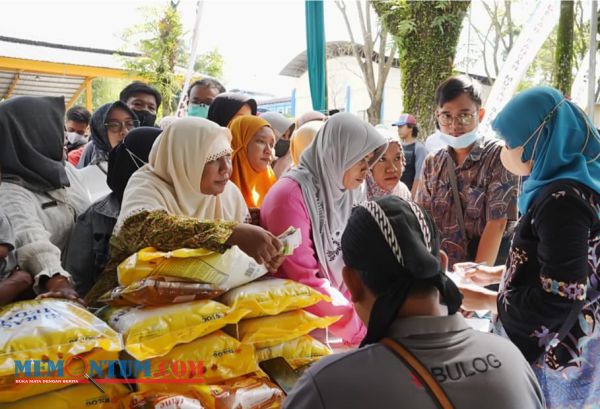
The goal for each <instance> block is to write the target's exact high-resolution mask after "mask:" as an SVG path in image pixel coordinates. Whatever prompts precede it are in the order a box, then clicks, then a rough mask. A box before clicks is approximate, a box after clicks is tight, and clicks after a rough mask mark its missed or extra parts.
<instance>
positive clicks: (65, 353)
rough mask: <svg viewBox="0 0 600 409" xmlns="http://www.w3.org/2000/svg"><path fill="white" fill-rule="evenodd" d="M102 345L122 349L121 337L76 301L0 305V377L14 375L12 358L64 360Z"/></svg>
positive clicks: (107, 348)
mask: <svg viewBox="0 0 600 409" xmlns="http://www.w3.org/2000/svg"><path fill="white" fill-rule="evenodd" d="M94 348H102V349H104V350H106V351H120V350H121V349H123V343H122V341H121V337H120V336H119V334H117V333H116V332H115V331H114V330H113V329H111V328H110V327H109V326H108V325H106V323H104V322H102V321H101V320H100V319H98V318H97V317H95V316H94V315H93V314H91V313H90V312H89V311H87V310H86V309H84V308H83V307H81V306H80V305H79V304H77V303H75V302H72V301H67V300H62V299H54V298H46V299H41V300H30V301H21V302H16V303H13V304H9V305H7V306H5V307H3V308H0V377H2V376H6V375H14V366H15V364H14V361H15V360H20V361H26V360H36V359H44V360H52V361H58V360H59V359H67V358H69V357H70V356H73V355H77V354H82V353H84V352H88V351H91V350H92V349H94Z"/></svg>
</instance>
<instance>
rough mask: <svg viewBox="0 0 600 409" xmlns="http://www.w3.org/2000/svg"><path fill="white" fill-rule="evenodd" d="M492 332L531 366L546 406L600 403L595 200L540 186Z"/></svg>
mask: <svg viewBox="0 0 600 409" xmlns="http://www.w3.org/2000/svg"><path fill="white" fill-rule="evenodd" d="M498 318H499V321H498V322H497V323H496V331H497V332H499V333H500V334H506V335H508V337H509V338H510V339H511V341H513V342H514V343H515V344H516V345H517V347H519V349H520V350H521V352H522V353H523V355H524V356H525V358H526V359H527V360H528V361H529V362H530V363H532V366H533V369H534V372H535V373H536V375H537V376H538V380H539V381H540V385H541V386H542V390H543V391H544V395H545V396H546V400H547V404H548V407H549V408H551V407H557V408H584V407H585V408H587V407H598V406H599V405H600V196H599V195H598V194H597V193H595V192H593V191H592V190H590V189H589V188H587V187H586V186H584V185H582V184H579V183H577V182H574V181H564V180H563V181H557V182H554V183H552V184H551V185H549V186H548V187H547V188H545V189H544V190H543V191H542V192H541V193H540V194H539V195H538V197H537V199H536V200H535V201H534V203H533V204H532V205H531V206H530V208H529V210H528V211H527V214H526V215H525V216H524V217H522V218H521V220H520V221H519V225H518V226H517V229H516V232H515V235H514V237H513V242H512V247H511V251H510V255H509V258H508V263H507V271H506V273H505V275H504V277H503V280H502V283H501V287H500V292H499V295H498Z"/></svg>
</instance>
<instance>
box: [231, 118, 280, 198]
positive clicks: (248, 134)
mask: <svg viewBox="0 0 600 409" xmlns="http://www.w3.org/2000/svg"><path fill="white" fill-rule="evenodd" d="M263 126H268V127H269V128H270V127H271V125H269V123H268V122H267V121H265V120H264V119H262V118H260V117H257V116H240V117H237V118H235V119H234V120H233V121H231V123H230V124H229V129H230V130H231V135H232V136H233V139H232V141H231V147H232V148H233V155H232V165H233V172H232V174H231V181H232V182H233V183H235V184H236V186H237V187H238V188H240V190H241V191H242V195H243V196H244V199H245V200H246V205H247V206H248V207H249V208H250V207H260V206H261V205H262V201H263V199H264V198H265V196H266V194H267V192H268V191H269V189H270V188H271V186H273V184H274V183H275V182H276V181H277V177H276V176H275V172H273V169H271V166H269V167H268V168H267V170H266V171H264V172H256V171H255V170H254V169H253V168H252V166H251V165H250V162H249V161H248V144H249V143H250V140H251V139H252V138H253V137H254V135H256V133H257V132H258V131H259V130H260V129H261V128H262V127H263Z"/></svg>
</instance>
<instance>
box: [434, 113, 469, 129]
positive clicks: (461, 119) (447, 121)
mask: <svg viewBox="0 0 600 409" xmlns="http://www.w3.org/2000/svg"><path fill="white" fill-rule="evenodd" d="M476 114H477V112H470V113H462V114H458V116H452V115H450V114H445V113H441V114H438V116H437V118H438V121H439V122H440V125H444V126H452V125H453V124H454V121H455V120H458V124H459V125H460V126H469V125H471V124H472V123H473V118H474V117H475V115H476Z"/></svg>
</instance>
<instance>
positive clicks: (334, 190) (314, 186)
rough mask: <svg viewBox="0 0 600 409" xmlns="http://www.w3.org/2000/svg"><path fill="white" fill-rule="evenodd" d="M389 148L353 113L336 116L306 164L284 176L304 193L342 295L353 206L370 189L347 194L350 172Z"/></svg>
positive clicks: (320, 251)
mask: <svg viewBox="0 0 600 409" xmlns="http://www.w3.org/2000/svg"><path fill="white" fill-rule="evenodd" d="M386 148H387V143H386V139H385V138H384V137H383V136H382V135H380V134H379V132H377V131H376V130H375V128H373V127H372V126H371V125H370V124H369V123H367V122H365V121H362V120H361V119H359V118H358V117H356V116H355V115H352V114H350V113H340V114H336V115H333V116H332V117H331V118H329V120H328V121H327V122H325V124H324V125H323V126H322V127H321V129H320V130H319V132H318V133H317V136H316V137H315V140H314V141H313V142H312V143H311V144H310V146H309V147H308V148H307V149H306V150H305V151H304V153H303V154H302V157H301V159H300V165H299V166H298V167H297V168H296V169H292V170H290V171H289V172H288V173H286V174H285V176H284V177H289V178H292V179H294V180H296V181H297V182H298V183H299V184H300V187H301V189H302V196H303V198H304V203H305V204H306V207H307V209H308V213H309V215H310V220H311V226H312V231H313V234H312V239H313V243H314V246H315V250H316V251H317V256H318V258H319V264H320V265H321V270H322V271H323V273H324V274H325V275H326V278H327V279H329V281H330V282H331V283H332V285H333V286H335V287H337V288H338V289H340V290H342V289H343V288H342V287H343V280H342V268H343V265H344V263H343V260H342V248H341V239H342V232H343V231H344V229H345V228H346V222H347V221H348V218H349V217H350V213H351V212H352V207H353V206H354V205H356V204H358V203H359V202H360V201H362V200H364V199H365V194H364V189H360V188H359V189H355V190H346V189H345V188H344V185H343V179H344V173H345V172H346V170H348V169H349V168H350V167H352V166H353V165H355V164H356V163H358V162H359V161H361V160H362V159H363V158H364V157H365V156H366V155H368V154H369V153H371V152H373V151H375V150H377V152H375V157H374V158H373V160H372V162H371V163H374V162H376V161H377V160H379V158H380V157H381V155H382V154H383V153H384V152H385V149H386Z"/></svg>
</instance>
